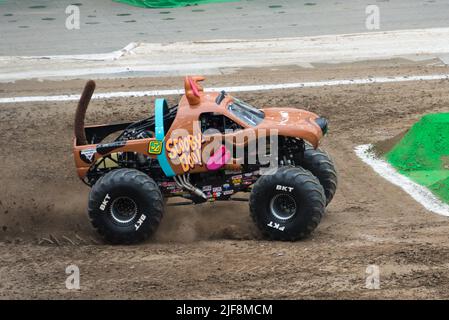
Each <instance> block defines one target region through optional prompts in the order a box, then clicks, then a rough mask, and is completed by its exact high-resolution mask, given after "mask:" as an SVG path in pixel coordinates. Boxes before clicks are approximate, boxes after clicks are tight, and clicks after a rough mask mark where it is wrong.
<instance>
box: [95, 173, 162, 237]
mask: <svg viewBox="0 0 449 320" xmlns="http://www.w3.org/2000/svg"><path fill="white" fill-rule="evenodd" d="M163 201H164V200H163V197H162V194H161V192H160V190H159V187H158V186H157V184H156V182H154V180H153V179H151V178H150V177H149V176H147V175H146V174H144V173H142V172H140V171H138V170H135V169H117V170H113V171H111V172H109V173H107V174H105V175H104V176H103V177H102V178H100V179H99V180H98V181H97V182H96V183H95V185H94V186H93V187H92V190H91V192H90V195H89V205H88V212H89V217H90V219H91V222H92V225H93V226H94V228H95V229H97V231H98V232H99V233H100V235H101V236H103V237H104V238H105V240H106V241H108V242H110V243H114V244H131V243H136V242H141V241H144V240H145V239H147V238H148V237H150V236H151V235H152V234H154V232H155V231H156V229H157V227H158V226H159V223H160V220H161V218H162V215H163V210H164V209H163V208H164V202H163Z"/></svg>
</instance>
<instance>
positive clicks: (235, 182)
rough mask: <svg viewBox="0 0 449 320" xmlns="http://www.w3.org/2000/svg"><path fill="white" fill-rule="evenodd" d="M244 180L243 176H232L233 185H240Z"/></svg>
mask: <svg viewBox="0 0 449 320" xmlns="http://www.w3.org/2000/svg"><path fill="white" fill-rule="evenodd" d="M242 178H243V175H241V174H239V175H236V176H232V177H231V181H232V184H233V185H235V186H238V185H240V183H242Z"/></svg>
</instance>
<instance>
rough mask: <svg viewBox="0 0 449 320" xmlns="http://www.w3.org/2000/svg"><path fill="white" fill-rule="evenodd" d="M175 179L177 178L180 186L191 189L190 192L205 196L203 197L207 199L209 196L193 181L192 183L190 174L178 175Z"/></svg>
mask: <svg viewBox="0 0 449 320" xmlns="http://www.w3.org/2000/svg"><path fill="white" fill-rule="evenodd" d="M173 179H174V180H175V182H176V184H177V185H178V186H179V187H180V188H184V189H187V190H189V191H190V192H192V193H193V194H195V195H197V196H199V197H201V198H203V199H207V196H206V195H205V194H204V192H203V191H201V190H200V189H198V188H195V187H194V186H193V185H192V184H191V183H190V174H189V173H188V174H185V175H182V176H176V177H173Z"/></svg>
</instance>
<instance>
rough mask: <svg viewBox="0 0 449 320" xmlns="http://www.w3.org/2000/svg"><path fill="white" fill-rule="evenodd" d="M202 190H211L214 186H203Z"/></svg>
mask: <svg viewBox="0 0 449 320" xmlns="http://www.w3.org/2000/svg"><path fill="white" fill-rule="evenodd" d="M202 190H203V191H211V190H212V186H203V188H202Z"/></svg>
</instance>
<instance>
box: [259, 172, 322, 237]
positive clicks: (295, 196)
mask: <svg viewBox="0 0 449 320" xmlns="http://www.w3.org/2000/svg"><path fill="white" fill-rule="evenodd" d="M325 207H326V197H325V195H324V190H323V187H322V186H321V184H320V182H319V181H318V179H317V178H316V177H315V176H314V175H313V174H312V173H311V172H310V171H308V170H305V169H303V168H301V167H296V168H295V167H281V168H279V169H277V170H276V171H275V172H274V173H273V174H268V175H263V176H261V177H260V178H259V179H258V180H257V182H256V183H255V184H254V186H253V189H252V192H251V196H250V211H251V216H252V218H253V220H254V222H255V223H256V225H257V226H258V227H259V229H260V230H261V231H262V233H263V234H264V235H265V236H267V237H268V238H271V239H273V240H290V241H294V240H298V239H302V238H305V237H307V236H308V235H309V234H310V233H311V232H312V231H313V230H314V229H315V228H316V227H317V226H318V224H319V223H320V221H321V217H322V216H323V214H324V210H325Z"/></svg>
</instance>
